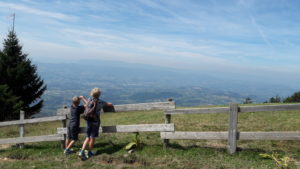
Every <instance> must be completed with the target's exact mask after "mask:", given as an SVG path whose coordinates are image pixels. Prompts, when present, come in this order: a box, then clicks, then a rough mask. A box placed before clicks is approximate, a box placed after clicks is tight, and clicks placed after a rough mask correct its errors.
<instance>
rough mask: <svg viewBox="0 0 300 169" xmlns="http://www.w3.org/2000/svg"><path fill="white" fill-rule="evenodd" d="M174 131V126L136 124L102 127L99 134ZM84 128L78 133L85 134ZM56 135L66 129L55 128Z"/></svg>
mask: <svg viewBox="0 0 300 169" xmlns="http://www.w3.org/2000/svg"><path fill="white" fill-rule="evenodd" d="M162 131H175V126H174V124H137V125H117V126H102V127H100V129H99V132H101V133H134V132H162ZM85 132H86V127H80V133H85ZM57 133H58V134H66V133H67V128H57Z"/></svg>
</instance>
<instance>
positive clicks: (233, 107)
mask: <svg viewBox="0 0 300 169" xmlns="http://www.w3.org/2000/svg"><path fill="white" fill-rule="evenodd" d="M229 107H230V111H229V128H228V152H229V153H230V154H233V153H235V152H236V146H237V122H238V104H236V103H231V104H230V105H229Z"/></svg>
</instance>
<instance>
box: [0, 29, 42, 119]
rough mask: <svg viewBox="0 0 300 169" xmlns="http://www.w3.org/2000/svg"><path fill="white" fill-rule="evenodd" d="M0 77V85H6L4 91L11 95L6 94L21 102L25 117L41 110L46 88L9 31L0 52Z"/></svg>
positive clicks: (34, 67) (16, 39)
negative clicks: (42, 97)
mask: <svg viewBox="0 0 300 169" xmlns="http://www.w3.org/2000/svg"><path fill="white" fill-rule="evenodd" d="M0 77H1V78H0V85H7V87H8V89H5V90H6V91H7V92H8V91H9V90H10V91H11V93H10V92H8V93H9V94H10V95H11V96H12V97H15V98H18V99H19V101H21V102H22V106H21V109H22V110H24V111H25V116H26V117H30V116H31V115H33V114H35V113H38V112H39V111H40V110H41V108H42V105H43V100H42V99H41V96H42V94H43V93H44V91H45V90H46V86H45V85H44V81H43V80H41V78H40V76H39V75H38V74H37V69H36V66H35V65H34V64H32V63H31V60H30V59H28V58H27V54H24V53H23V52H22V46H21V45H20V44H19V40H18V38H17V35H16V33H15V32H13V31H9V33H8V35H7V38H6V39H4V43H3V50H2V51H0ZM17 103H18V102H17ZM7 113H12V112H7Z"/></svg>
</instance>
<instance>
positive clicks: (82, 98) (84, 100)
mask: <svg viewBox="0 0 300 169" xmlns="http://www.w3.org/2000/svg"><path fill="white" fill-rule="evenodd" d="M79 98H80V99H81V100H82V101H83V102H84V106H86V105H87V103H88V102H87V100H86V99H85V98H84V97H83V96H79Z"/></svg>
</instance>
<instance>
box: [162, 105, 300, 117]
mask: <svg viewBox="0 0 300 169" xmlns="http://www.w3.org/2000/svg"><path fill="white" fill-rule="evenodd" d="M229 110H230V109H229V107H211V108H191V109H168V110H165V114H171V115H172V114H209V113H228V112H229ZM286 110H300V104H284V105H262V106H259V105H258V106H239V107H238V112H240V113H246V112H263V111H286Z"/></svg>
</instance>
